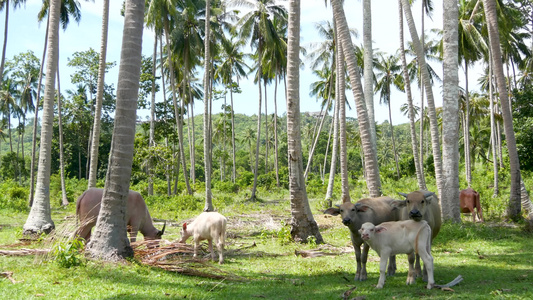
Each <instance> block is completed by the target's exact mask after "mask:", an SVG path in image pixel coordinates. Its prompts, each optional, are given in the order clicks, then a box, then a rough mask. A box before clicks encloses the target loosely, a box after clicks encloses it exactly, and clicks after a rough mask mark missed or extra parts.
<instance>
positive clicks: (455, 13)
mask: <svg viewBox="0 0 533 300" xmlns="http://www.w3.org/2000/svg"><path fill="white" fill-rule="evenodd" d="M443 6H444V17H443V20H444V37H443V48H444V59H443V73H444V82H443V104H442V107H443V109H442V112H443V116H442V162H443V170H445V171H444V174H443V180H444V182H443V183H442V190H441V192H442V193H441V194H440V199H441V201H442V202H441V208H442V216H443V218H444V220H449V221H452V222H455V223H460V222H461V211H460V208H459V202H458V201H457V199H458V198H459V142H458V140H459V100H458V98H459V64H458V61H457V57H458V53H459V40H458V24H457V20H458V18H459V9H458V5H457V0H455V1H444V3H443Z"/></svg>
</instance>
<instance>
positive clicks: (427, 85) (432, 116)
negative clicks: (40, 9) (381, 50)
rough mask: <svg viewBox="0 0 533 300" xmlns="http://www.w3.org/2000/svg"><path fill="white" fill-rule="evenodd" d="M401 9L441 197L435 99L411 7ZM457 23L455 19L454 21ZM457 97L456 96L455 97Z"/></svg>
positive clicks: (403, 5) (405, 5)
mask: <svg viewBox="0 0 533 300" xmlns="http://www.w3.org/2000/svg"><path fill="white" fill-rule="evenodd" d="M402 8H403V11H404V16H405V20H406V22H407V25H408V28H409V33H410V35H411V40H412V42H413V45H414V48H415V51H416V57H417V59H418V63H419V68H420V72H421V74H422V83H423V86H424V89H425V92H426V97H427V101H428V115H429V125H430V130H431V146H432V149H433V163H434V166H435V178H436V182H437V189H438V193H439V195H440V196H442V188H443V178H442V159H441V157H442V155H441V150H440V138H439V124H438V120H437V113H436V110H435V99H434V97H433V89H432V87H431V82H430V79H429V72H428V69H427V66H426V58H425V55H424V49H423V47H422V43H421V42H420V39H419V38H418V33H417V32H416V27H415V22H414V19H413V14H412V12H411V6H410V5H409V1H408V0H402ZM454 21H455V22H457V20H456V19H454ZM456 97H457V95H456Z"/></svg>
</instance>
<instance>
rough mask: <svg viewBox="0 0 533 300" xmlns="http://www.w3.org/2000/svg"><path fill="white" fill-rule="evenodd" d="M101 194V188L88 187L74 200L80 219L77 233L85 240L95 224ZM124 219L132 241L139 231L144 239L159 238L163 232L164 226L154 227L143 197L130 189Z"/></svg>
mask: <svg viewBox="0 0 533 300" xmlns="http://www.w3.org/2000/svg"><path fill="white" fill-rule="evenodd" d="M103 194H104V190H103V189H97V188H90V189H88V190H86V191H85V192H84V193H83V194H82V195H81V196H80V197H79V198H78V200H77V201H76V215H77V216H78V220H79V221H80V227H79V228H78V231H77V234H78V235H79V236H80V237H82V238H84V239H85V240H87V241H88V240H89V239H90V238H91V229H92V228H93V227H94V226H95V225H96V219H97V218H98V213H99V212H100V203H101V202H102V196H103ZM126 220H127V222H128V223H127V225H128V232H129V233H130V240H131V241H132V242H135V241H136V239H137V233H138V232H139V231H140V232H141V233H142V234H143V235H144V239H145V240H159V239H161V236H162V235H163V233H164V232H165V226H163V229H162V230H158V229H157V228H155V227H154V224H153V223H152V218H151V217H150V213H149V212H148V207H146V203H145V202H144V199H143V197H142V196H141V194H139V193H138V192H135V191H131V190H130V191H129V194H128V204H127V208H126Z"/></svg>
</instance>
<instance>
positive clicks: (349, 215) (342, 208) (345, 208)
mask: <svg viewBox="0 0 533 300" xmlns="http://www.w3.org/2000/svg"><path fill="white" fill-rule="evenodd" d="M336 206H337V207H338V208H333V207H331V208H328V209H326V210H325V211H324V213H325V214H328V215H332V216H337V215H339V214H340V215H341V219H342V224H344V225H346V226H349V225H351V224H354V223H355V222H356V221H357V220H360V219H361V216H360V214H361V213H365V212H367V211H368V210H369V209H372V208H371V207H370V206H369V205H366V204H362V203H355V204H354V203H351V202H345V203H343V204H341V205H336Z"/></svg>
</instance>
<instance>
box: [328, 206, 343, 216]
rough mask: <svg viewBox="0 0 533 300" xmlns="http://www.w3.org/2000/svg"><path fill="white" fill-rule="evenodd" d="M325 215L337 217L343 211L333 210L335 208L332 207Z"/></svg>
mask: <svg viewBox="0 0 533 300" xmlns="http://www.w3.org/2000/svg"><path fill="white" fill-rule="evenodd" d="M324 213H325V214H328V215H332V216H337V215H339V214H340V213H341V210H340V209H338V208H333V207H330V208H328V209H326V210H325V211H324Z"/></svg>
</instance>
